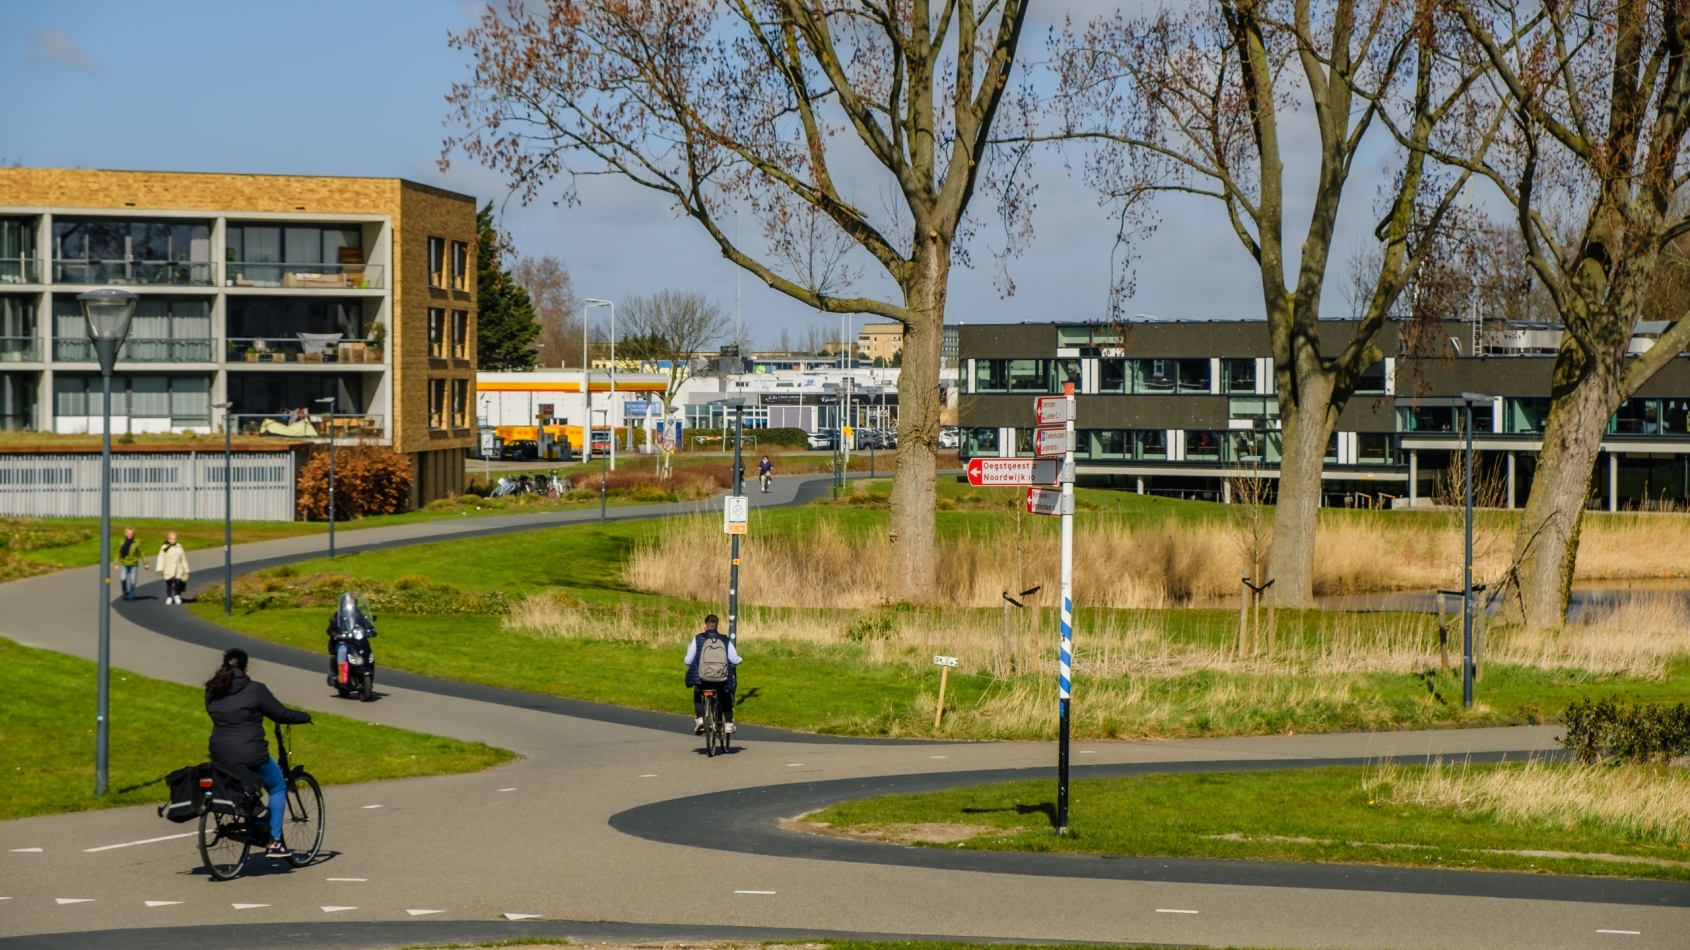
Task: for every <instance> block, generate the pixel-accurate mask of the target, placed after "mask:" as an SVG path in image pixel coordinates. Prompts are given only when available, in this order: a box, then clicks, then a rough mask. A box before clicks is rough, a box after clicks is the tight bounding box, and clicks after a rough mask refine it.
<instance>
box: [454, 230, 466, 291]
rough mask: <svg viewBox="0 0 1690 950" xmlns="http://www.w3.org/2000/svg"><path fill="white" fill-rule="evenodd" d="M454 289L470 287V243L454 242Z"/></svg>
mask: <svg viewBox="0 0 1690 950" xmlns="http://www.w3.org/2000/svg"><path fill="white" fill-rule="evenodd" d="M452 289H453V290H468V289H469V245H468V244H465V243H464V242H462V241H453V242H452Z"/></svg>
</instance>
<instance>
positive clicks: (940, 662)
mask: <svg viewBox="0 0 1690 950" xmlns="http://www.w3.org/2000/svg"><path fill="white" fill-rule="evenodd" d="M933 665H934V666H937V667H938V668H939V708H938V709H936V710H934V711H933V731H934V732H938V731H939V723H940V721H941V720H943V719H944V718H945V683H946V681H947V680H949V679H950V675H951V667H953V666H956V657H954V656H936V657H934V658H933Z"/></svg>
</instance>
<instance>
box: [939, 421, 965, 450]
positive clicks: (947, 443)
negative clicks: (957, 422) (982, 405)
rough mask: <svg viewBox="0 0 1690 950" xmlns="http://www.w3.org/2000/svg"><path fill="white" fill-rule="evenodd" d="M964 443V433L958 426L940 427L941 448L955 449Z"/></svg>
mask: <svg viewBox="0 0 1690 950" xmlns="http://www.w3.org/2000/svg"><path fill="white" fill-rule="evenodd" d="M961 443H962V432H961V431H960V430H958V429H957V427H956V426H940V427H939V448H941V449H954V448H957V447H958V446H959V445H961Z"/></svg>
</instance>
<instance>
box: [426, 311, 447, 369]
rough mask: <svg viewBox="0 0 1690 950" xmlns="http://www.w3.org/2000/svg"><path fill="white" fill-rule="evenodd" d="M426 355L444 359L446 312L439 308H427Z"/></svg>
mask: <svg viewBox="0 0 1690 950" xmlns="http://www.w3.org/2000/svg"><path fill="white" fill-rule="evenodd" d="M428 355H429V356H432V357H434V358H435V359H445V358H446V311H445V310H443V309H441V308H439V307H430V308H428Z"/></svg>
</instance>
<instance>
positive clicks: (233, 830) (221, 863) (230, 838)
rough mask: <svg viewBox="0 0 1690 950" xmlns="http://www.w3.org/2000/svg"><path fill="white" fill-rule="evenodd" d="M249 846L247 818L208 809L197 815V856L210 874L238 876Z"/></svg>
mask: <svg viewBox="0 0 1690 950" xmlns="http://www.w3.org/2000/svg"><path fill="white" fill-rule="evenodd" d="M251 850H252V842H250V841H248V840H247V834H246V822H244V821H242V820H240V819H239V818H237V817H235V816H234V815H221V814H218V813H217V812H214V811H209V810H208V811H206V812H204V813H202V814H201V815H200V857H201V858H203V859H204V860H205V870H206V872H207V873H209V874H210V875H211V876H212V878H214V879H216V880H219V881H232V880H234V879H235V878H236V877H239V876H240V873H241V869H242V868H244V867H246V857H247V854H248V852H250V851H251Z"/></svg>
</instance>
